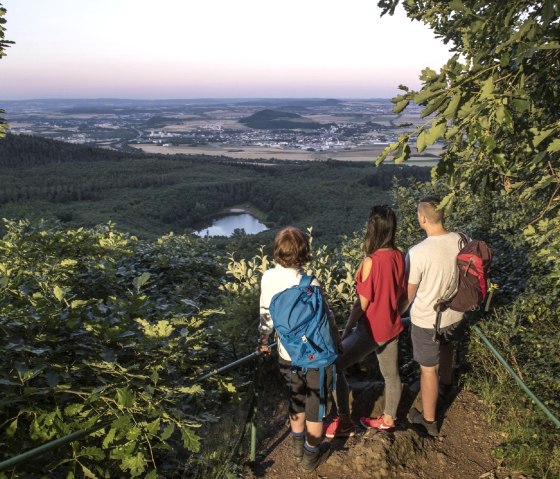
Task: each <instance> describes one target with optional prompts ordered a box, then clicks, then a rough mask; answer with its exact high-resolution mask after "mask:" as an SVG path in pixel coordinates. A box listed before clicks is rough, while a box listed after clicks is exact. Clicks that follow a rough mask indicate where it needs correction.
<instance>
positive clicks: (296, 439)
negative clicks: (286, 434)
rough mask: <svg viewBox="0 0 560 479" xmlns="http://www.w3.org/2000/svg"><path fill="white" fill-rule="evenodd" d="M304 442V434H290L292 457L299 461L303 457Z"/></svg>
mask: <svg viewBox="0 0 560 479" xmlns="http://www.w3.org/2000/svg"><path fill="white" fill-rule="evenodd" d="M304 444H305V436H294V435H293V434H292V446H293V450H294V459H295V460H296V462H301V460H302V458H303V445H304Z"/></svg>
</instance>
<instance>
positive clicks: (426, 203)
mask: <svg viewBox="0 0 560 479" xmlns="http://www.w3.org/2000/svg"><path fill="white" fill-rule="evenodd" d="M440 201H441V200H440V199H439V198H438V197H437V196H426V197H424V198H422V199H421V200H420V203H419V204H418V210H419V211H420V212H421V213H422V214H423V215H424V216H425V217H426V218H427V220H428V223H430V224H432V225H436V224H440V223H443V209H438V206H439V203H440Z"/></svg>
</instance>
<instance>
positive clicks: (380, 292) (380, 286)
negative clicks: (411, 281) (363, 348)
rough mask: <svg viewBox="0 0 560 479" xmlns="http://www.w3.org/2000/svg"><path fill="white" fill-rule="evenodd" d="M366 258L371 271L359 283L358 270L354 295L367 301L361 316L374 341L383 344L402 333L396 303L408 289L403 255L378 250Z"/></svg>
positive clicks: (395, 251)
mask: <svg viewBox="0 0 560 479" xmlns="http://www.w3.org/2000/svg"><path fill="white" fill-rule="evenodd" d="M369 257H370V258H371V260H372V265H371V271H370V273H369V275H368V277H367V278H365V279H364V281H362V269H361V268H360V271H358V278H357V280H356V292H357V293H358V294H359V295H361V296H363V297H364V298H367V299H368V300H369V305H368V307H367V309H366V311H365V313H364V315H365V317H366V318H367V320H368V322H369V325H370V329H371V333H372V335H373V339H374V341H375V342H377V343H384V342H387V341H389V340H391V339H393V338H394V337H395V336H397V335H398V334H399V333H400V332H401V331H402V330H403V325H402V322H401V316H400V314H399V308H398V301H399V299H400V297H401V296H402V295H403V294H404V292H405V291H406V286H407V281H406V273H405V262H404V255H403V254H402V253H401V252H400V251H399V250H377V251H375V252H374V253H373V254H371V255H369Z"/></svg>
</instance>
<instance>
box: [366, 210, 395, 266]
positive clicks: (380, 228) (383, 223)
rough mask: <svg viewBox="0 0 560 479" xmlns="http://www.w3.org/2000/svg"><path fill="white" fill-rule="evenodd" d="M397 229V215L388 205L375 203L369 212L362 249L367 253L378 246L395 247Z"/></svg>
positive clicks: (375, 249)
mask: <svg viewBox="0 0 560 479" xmlns="http://www.w3.org/2000/svg"><path fill="white" fill-rule="evenodd" d="M396 231H397V216H396V215H395V212H394V211H393V209H392V208H391V207H390V206H387V205H375V206H374V207H373V208H372V209H371V212H370V214H369V218H368V222H367V226H366V236H365V238H364V251H365V253H366V254H367V255H369V254H372V253H374V252H375V251H377V250H378V249H379V248H392V249H395V233H396Z"/></svg>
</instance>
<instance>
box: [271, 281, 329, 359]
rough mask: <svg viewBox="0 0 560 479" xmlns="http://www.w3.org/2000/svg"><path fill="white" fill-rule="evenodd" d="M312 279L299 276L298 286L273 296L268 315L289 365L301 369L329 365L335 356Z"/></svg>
mask: <svg viewBox="0 0 560 479" xmlns="http://www.w3.org/2000/svg"><path fill="white" fill-rule="evenodd" d="M312 281H313V276H303V277H302V278H301V281H300V282H299V285H297V286H292V287H291V288H288V289H286V290H284V291H281V292H280V293H277V294H275V295H274V296H273V297H272V300H271V301H270V316H271V317H272V323H273V324H274V329H276V332H277V333H278V336H279V338H280V342H281V343H282V346H284V348H286V351H288V354H289V355H290V358H292V365H293V366H298V367H300V368H302V369H308V368H320V367H325V366H328V365H330V364H332V363H333V362H334V361H335V360H336V356H337V354H338V351H337V347H336V344H335V342H334V339H333V337H332V333H331V326H330V324H329V320H328V317H327V312H326V311H325V306H324V303H323V296H322V294H321V290H320V289H319V288H318V287H317V286H311V282H312Z"/></svg>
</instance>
